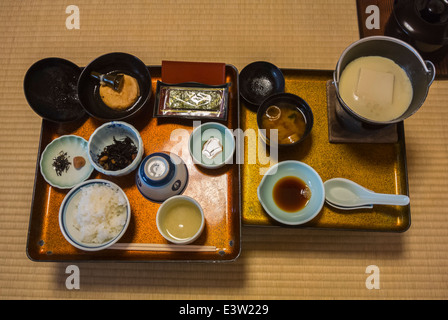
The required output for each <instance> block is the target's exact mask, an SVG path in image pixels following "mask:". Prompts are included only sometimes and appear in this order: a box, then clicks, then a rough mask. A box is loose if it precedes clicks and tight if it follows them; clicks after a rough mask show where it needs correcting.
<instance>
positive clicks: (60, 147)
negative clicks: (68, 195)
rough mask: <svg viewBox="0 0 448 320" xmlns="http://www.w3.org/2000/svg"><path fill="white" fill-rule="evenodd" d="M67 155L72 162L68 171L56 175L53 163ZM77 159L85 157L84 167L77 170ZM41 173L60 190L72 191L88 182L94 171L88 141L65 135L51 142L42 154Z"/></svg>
mask: <svg viewBox="0 0 448 320" xmlns="http://www.w3.org/2000/svg"><path fill="white" fill-rule="evenodd" d="M61 152H63V153H66V158H67V159H68V161H69V162H70V165H69V166H68V169H67V171H63V172H61V174H60V175H58V174H57V173H56V170H55V169H54V168H53V162H54V159H55V158H56V157H58V155H59V153H61ZM75 157H83V158H84V160H85V164H84V166H83V167H81V168H78V169H76V168H75V166H74V165H73V159H74V158H75ZM39 165H40V172H41V173H42V176H43V177H44V179H45V181H47V182H48V183H49V184H50V185H52V186H53V187H56V188H59V189H70V188H72V187H73V186H75V185H77V184H78V183H80V182H82V181H84V180H86V179H87V178H88V177H89V176H90V175H91V173H92V171H93V166H92V165H91V164H90V162H89V160H88V155H87V141H86V140H85V139H84V138H82V137H79V136H75V135H65V136H61V137H59V138H56V139H55V140H53V141H52V142H50V143H49V144H48V145H47V146H46V147H45V149H44V151H43V152H42V155H41V158H40V162H39Z"/></svg>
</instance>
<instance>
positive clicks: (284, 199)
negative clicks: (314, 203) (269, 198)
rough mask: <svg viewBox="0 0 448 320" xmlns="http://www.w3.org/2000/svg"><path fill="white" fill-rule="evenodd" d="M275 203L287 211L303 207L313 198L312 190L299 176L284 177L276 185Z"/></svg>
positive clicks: (274, 192)
mask: <svg viewBox="0 0 448 320" xmlns="http://www.w3.org/2000/svg"><path fill="white" fill-rule="evenodd" d="M273 197H274V202H275V204H276V205H277V206H278V207H279V208H280V209H282V210H284V211H287V212H296V211H299V210H300V209H303V208H304V207H305V206H306V205H307V204H308V201H309V200H310V198H311V190H310V188H309V187H308V186H307V184H306V183H305V182H303V181H302V180H301V179H299V178H297V177H293V176H290V177H284V178H282V179H280V180H279V181H277V183H276V184H275V185H274V190H273Z"/></svg>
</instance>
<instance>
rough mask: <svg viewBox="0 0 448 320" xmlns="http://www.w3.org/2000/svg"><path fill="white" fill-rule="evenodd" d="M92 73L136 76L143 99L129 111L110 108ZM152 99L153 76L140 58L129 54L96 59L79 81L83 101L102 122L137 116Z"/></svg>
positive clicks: (140, 98)
mask: <svg viewBox="0 0 448 320" xmlns="http://www.w3.org/2000/svg"><path fill="white" fill-rule="evenodd" d="M92 71H96V72H99V73H102V74H109V73H124V74H127V75H129V76H131V77H134V78H135V79H136V80H137V82H138V85H139V87H140V97H139V98H138V100H137V101H136V102H135V103H134V105H132V106H131V107H130V108H128V109H126V110H114V109H112V108H109V107H108V106H107V105H106V104H105V103H104V102H103V101H102V100H101V97H100V94H99V88H100V83H99V81H98V80H97V79H95V78H94V77H92V76H91V72H92ZM150 96H151V75H150V74H149V70H148V67H147V66H146V65H145V64H144V63H143V62H142V61H141V60H140V59H138V58H137V57H135V56H133V55H130V54H127V53H122V52H113V53H108V54H105V55H102V56H100V57H98V58H96V59H95V60H93V61H92V62H90V63H89V64H88V65H87V66H86V67H85V68H84V70H83V71H82V73H81V76H80V77H79V81H78V97H79V101H80V102H81V104H82V106H83V107H84V109H85V110H86V111H87V113H88V114H89V115H90V116H92V117H93V118H95V119H98V120H101V121H112V120H123V119H125V118H129V117H131V116H133V115H135V114H136V113H138V111H139V110H140V109H142V107H143V106H144V105H145V104H146V102H147V101H148V99H149V98H150Z"/></svg>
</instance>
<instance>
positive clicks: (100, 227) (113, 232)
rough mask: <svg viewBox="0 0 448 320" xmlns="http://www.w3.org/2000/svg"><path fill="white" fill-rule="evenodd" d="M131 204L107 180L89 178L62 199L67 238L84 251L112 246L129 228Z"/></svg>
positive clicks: (61, 223) (116, 187)
mask: <svg viewBox="0 0 448 320" xmlns="http://www.w3.org/2000/svg"><path fill="white" fill-rule="evenodd" d="M129 208H130V206H129V201H128V199H127V197H126V194H125V193H124V192H123V191H122V190H121V189H120V187H118V186H117V185H115V184H114V183H112V182H110V181H106V180H101V179H96V180H88V181H85V182H84V183H82V184H80V185H78V186H77V187H75V188H74V189H73V190H71V191H70V192H69V193H68V194H67V196H66V197H65V199H64V201H63V202H62V205H61V208H60V214H59V224H60V227H61V231H62V233H63V234H64V236H65V238H66V239H67V240H68V241H69V242H70V243H71V244H72V245H74V246H75V247H77V248H79V249H82V250H89V251H92V250H101V249H105V248H106V247H108V246H110V245H112V244H113V243H115V242H116V241H118V239H119V238H120V237H121V235H122V234H123V233H124V232H125V230H126V229H127V226H128V224H129V220H130V209H129Z"/></svg>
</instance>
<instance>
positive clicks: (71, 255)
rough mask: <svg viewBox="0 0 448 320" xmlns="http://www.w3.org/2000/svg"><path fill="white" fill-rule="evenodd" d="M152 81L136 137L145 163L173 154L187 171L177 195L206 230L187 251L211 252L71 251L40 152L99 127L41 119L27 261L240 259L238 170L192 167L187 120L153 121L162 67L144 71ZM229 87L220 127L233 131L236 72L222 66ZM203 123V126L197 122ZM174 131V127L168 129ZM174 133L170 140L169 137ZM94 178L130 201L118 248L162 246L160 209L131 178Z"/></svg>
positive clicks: (91, 122)
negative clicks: (199, 214) (196, 210)
mask: <svg viewBox="0 0 448 320" xmlns="http://www.w3.org/2000/svg"><path fill="white" fill-rule="evenodd" d="M148 68H149V71H150V74H151V78H152V94H151V98H150V100H149V101H148V104H147V105H146V106H145V107H144V109H143V111H142V112H141V113H140V114H139V115H138V117H135V118H134V119H131V120H125V121H128V122H129V123H131V124H132V125H134V126H135V127H136V128H137V129H138V130H139V131H140V134H141V136H142V140H143V144H144V149H145V151H144V157H145V156H147V155H149V154H151V153H153V152H157V151H169V152H174V153H176V154H178V155H179V156H180V157H181V158H182V159H183V160H184V161H185V163H186V164H187V167H188V170H189V182H188V186H187V188H186V190H185V192H184V193H183V194H184V195H188V196H190V197H192V198H194V199H196V200H197V201H198V202H199V203H200V205H201V206H202V208H203V209H204V213H205V218H206V227H205V230H204V232H203V233H202V235H201V237H200V238H199V239H198V240H197V241H196V242H195V243H194V245H204V246H214V247H216V250H214V251H211V252H176V251H166V252H164V251H133V250H123V251H122V250H113V249H106V250H102V251H98V252H88V251H82V250H79V249H77V248H75V247H73V246H72V245H71V244H70V243H68V242H67V240H66V239H65V238H64V236H63V235H62V233H61V231H60V228H59V221H58V214H59V207H60V205H61V203H62V200H63V199H64V197H65V195H66V194H67V193H68V190H61V189H58V188H54V187H52V186H50V185H49V184H48V183H47V182H46V181H45V180H44V178H43V176H42V175H41V173H40V169H39V160H40V156H41V152H42V151H43V150H44V149H45V147H46V146H47V145H48V144H49V143H50V142H51V141H52V140H54V139H55V138H57V137H59V136H62V135H66V134H74V135H78V136H81V137H83V138H85V139H86V140H88V139H89V137H90V135H91V134H92V133H93V131H94V130H95V129H96V128H97V127H98V126H100V125H101V124H102V122H99V121H97V120H95V119H93V118H87V119H84V120H83V121H81V122H79V123H76V124H71V125H66V124H56V123H52V122H49V121H46V120H43V122H42V129H41V137H40V145H39V152H38V158H37V167H36V176H35V184H34V194H33V200H32V206H31V216H30V223H29V231H28V242H27V255H28V257H29V258H30V259H31V260H33V261H101V260H106V261H128V262H131V261H206V262H207V261H213V262H219V261H233V260H235V259H236V258H237V257H238V256H239V254H240V249H241V248H240V246H241V243H240V238H241V217H240V212H241V208H240V203H241V201H240V166H239V165H237V164H233V165H227V166H225V167H223V168H221V169H217V170H206V169H202V168H200V167H198V166H196V165H195V164H194V163H193V162H192V160H191V156H190V154H189V152H188V146H187V142H188V137H189V134H190V133H191V132H192V130H193V120H183V119H175V120H173V119H156V118H153V117H152V110H153V106H154V98H155V89H156V84H157V81H158V80H161V66H148ZM225 71H226V82H227V83H231V86H230V87H229V114H228V120H227V121H226V122H224V124H225V125H227V126H228V127H229V128H230V129H236V128H238V127H239V119H240V109H239V108H240V107H239V92H238V70H237V69H236V68H235V67H233V66H231V65H226V69H225ZM203 122H205V121H203ZM175 129H181V130H177V131H174V130H175ZM173 132H175V134H172V133H173ZM95 178H101V179H106V180H110V181H112V182H115V183H116V184H118V185H119V186H120V187H121V188H122V189H123V190H124V191H125V193H126V195H127V196H128V198H129V202H130V204H131V210H132V218H131V222H130V225H129V227H128V229H127V231H126V233H125V234H124V236H123V237H122V238H121V239H120V241H119V242H120V243H161V244H163V243H167V242H166V240H165V239H164V238H163V237H162V236H161V235H160V234H159V232H158V230H157V227H156V223H155V218H156V213H157V209H158V207H159V206H160V205H159V204H156V203H153V202H151V201H149V200H146V199H145V198H144V197H143V196H142V195H141V194H140V192H139V191H138V189H137V187H136V185H135V172H134V173H131V174H130V175H127V176H125V177H119V178H115V177H109V176H104V175H102V174H100V173H98V172H96V171H94V172H93V173H92V175H91V176H90V179H95Z"/></svg>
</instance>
